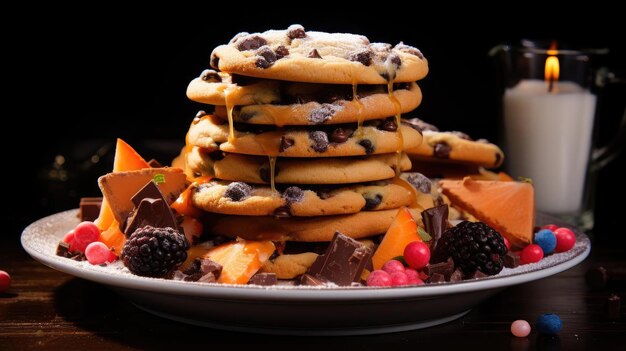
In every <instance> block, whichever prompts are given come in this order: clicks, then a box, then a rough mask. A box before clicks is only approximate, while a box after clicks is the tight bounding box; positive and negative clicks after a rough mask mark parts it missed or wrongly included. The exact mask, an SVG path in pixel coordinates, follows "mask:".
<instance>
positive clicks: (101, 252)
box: [85, 241, 117, 264]
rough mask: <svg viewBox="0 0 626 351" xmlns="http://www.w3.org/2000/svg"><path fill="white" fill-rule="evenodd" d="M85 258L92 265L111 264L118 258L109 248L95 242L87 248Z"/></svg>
mask: <svg viewBox="0 0 626 351" xmlns="http://www.w3.org/2000/svg"><path fill="white" fill-rule="evenodd" d="M85 257H87V261H89V263H91V264H103V263H111V262H113V261H115V260H116V259H117V256H115V254H114V253H113V252H111V250H109V248H108V247H107V246H106V245H105V244H104V243H101V242H99V241H94V242H92V243H91V244H89V245H87V248H85Z"/></svg>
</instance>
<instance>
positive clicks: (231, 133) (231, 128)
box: [224, 87, 236, 143]
mask: <svg viewBox="0 0 626 351" xmlns="http://www.w3.org/2000/svg"><path fill="white" fill-rule="evenodd" d="M235 89H236V87H228V88H226V89H225V90H224V104H225V105H226V115H227V116H228V142H230V143H232V142H233V141H235V123H234V122H233V109H234V108H235V105H234V104H233V103H231V101H230V95H231V94H232V92H233V91H234V90H235Z"/></svg>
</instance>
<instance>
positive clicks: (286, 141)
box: [278, 135, 296, 152]
mask: <svg viewBox="0 0 626 351" xmlns="http://www.w3.org/2000/svg"><path fill="white" fill-rule="evenodd" d="M295 142H296V141H295V140H293V139H291V138H287V137H285V136H284V135H283V136H281V137H280V146H279V147H278V152H285V150H287V149H289V148H290V147H292V146H293V144H294V143H295Z"/></svg>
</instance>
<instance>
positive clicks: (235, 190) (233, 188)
mask: <svg viewBox="0 0 626 351" xmlns="http://www.w3.org/2000/svg"><path fill="white" fill-rule="evenodd" d="M251 191H252V187H251V186H250V185H248V184H246V183H242V182H233V183H230V184H228V186H227V187H226V191H225V192H224V197H227V198H229V199H231V200H232V201H237V202H238V201H242V200H244V199H246V198H247V197H248V196H250V192H251Z"/></svg>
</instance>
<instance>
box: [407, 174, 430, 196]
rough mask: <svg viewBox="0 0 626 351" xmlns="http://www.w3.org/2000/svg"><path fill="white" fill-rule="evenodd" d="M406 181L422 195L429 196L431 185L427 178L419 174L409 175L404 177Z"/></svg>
mask: <svg viewBox="0 0 626 351" xmlns="http://www.w3.org/2000/svg"><path fill="white" fill-rule="evenodd" d="M406 181H407V182H409V183H410V184H411V185H413V187H415V189H417V190H419V191H420V192H421V193H423V194H430V190H431V187H432V183H431V181H430V179H428V177H426V176H425V175H423V174H421V173H410V174H409V175H408V176H407V177H406Z"/></svg>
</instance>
